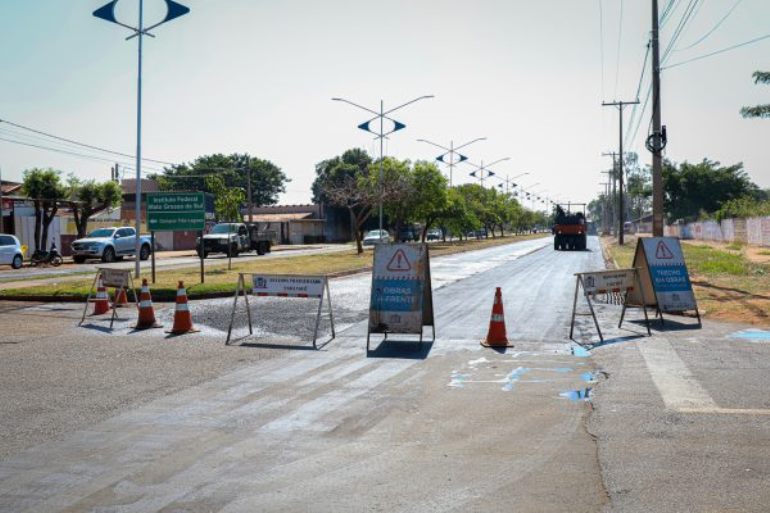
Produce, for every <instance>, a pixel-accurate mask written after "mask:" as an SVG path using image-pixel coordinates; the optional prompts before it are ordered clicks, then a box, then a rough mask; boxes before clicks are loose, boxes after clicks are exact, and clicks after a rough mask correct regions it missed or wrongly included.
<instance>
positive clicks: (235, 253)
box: [229, 243, 238, 258]
mask: <svg viewBox="0 0 770 513" xmlns="http://www.w3.org/2000/svg"><path fill="white" fill-rule="evenodd" d="M229 256H231V257H233V258H235V257H237V256H238V244H235V243H233V244H230V254H229Z"/></svg>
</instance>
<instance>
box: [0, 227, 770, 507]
mask: <svg viewBox="0 0 770 513" xmlns="http://www.w3.org/2000/svg"><path fill="white" fill-rule="evenodd" d="M589 248H590V250H591V251H587V252H554V251H553V250H552V249H551V247H550V240H549V239H547V238H546V239H542V240H539V241H526V242H522V243H517V244H515V245H510V246H504V247H497V248H490V249H488V250H483V251H479V252H474V253H466V254H461V255H452V256H447V257H442V258H436V259H434V260H433V261H432V273H433V278H434V280H433V286H434V300H435V304H436V324H437V339H436V340H435V341H434V342H432V343H430V342H424V343H423V344H422V345H419V344H417V343H416V342H414V341H413V340H414V339H413V337H412V338H410V340H411V341H407V340H405V338H406V337H395V338H397V340H390V341H388V342H384V343H381V341H380V339H379V338H377V339H376V340H374V341H373V347H374V348H375V350H374V351H373V352H372V353H370V354H368V355H367V354H366V352H365V350H364V346H365V333H366V326H365V323H364V322H362V321H363V320H364V319H365V318H366V306H367V304H368V290H369V280H370V279H371V278H370V277H369V276H368V275H357V276H351V277H347V278H343V279H338V280H333V281H332V301H333V306H334V314H335V321H337V329H338V337H337V338H336V339H335V340H332V341H331V342H330V343H329V344H328V345H326V346H325V347H324V349H323V350H321V351H312V350H302V349H303V348H307V347H308V345H309V340H308V338H309V332H310V330H311V326H312V321H313V319H314V315H315V308H316V305H317V303H312V302H308V300H305V302H301V301H296V300H270V299H264V300H263V298H258V299H259V301H254V302H253V303H252V312H253V314H254V321H255V335H254V336H250V337H246V335H247V331H246V328H245V321H244V320H243V319H244V317H245V315H244V313H243V311H242V310H241V311H240V313H239V316H238V322H237V323H236V336H237V341H236V345H234V346H232V347H223V346H222V342H223V338H224V333H225V331H226V329H227V326H228V324H229V320H230V311H231V307H232V301H231V300H212V301H201V302H195V303H193V304H192V312H193V318H194V320H195V322H196V324H198V325H199V326H200V327H201V333H199V334H195V335H188V336H185V337H181V338H176V339H167V338H166V335H165V334H164V333H162V332H161V330H154V331H152V332H144V333H142V334H135V333H132V332H131V331H130V330H129V329H128V325H129V324H130V321H128V320H122V321H120V322H119V323H118V326H117V328H116V330H114V331H113V332H112V333H107V332H106V331H105V330H104V328H103V325H104V323H103V321H98V320H96V319H92V320H90V321H89V323H88V324H87V325H86V327H83V328H74V327H72V324H73V323H72V318H73V317H76V316H77V313H78V312H76V311H74V310H69V311H68V310H67V309H68V308H71V307H70V306H67V305H58V306H57V305H42V306H30V307H27V306H25V307H24V308H22V309H18V310H14V311H13V312H12V313H9V314H8V315H3V314H2V313H0V328H2V327H4V326H9V325H10V324H11V323H12V322H18V320H19V319H22V318H34V317H35V315H42V314H44V313H46V312H48V313H51V309H52V308H59V309H61V310H62V312H61V313H62V315H61V319H63V320H58V321H57V320H56V319H57V318H56V317H54V316H51V317H49V318H48V320H47V322H48V323H50V324H51V326H48V327H47V328H43V327H40V328H36V329H37V330H38V331H39V332H40V333H41V334H44V333H46V329H51V330H57V331H58V333H57V334H56V335H50V334H49V335H47V338H46V336H43V337H42V340H41V341H35V342H33V341H29V340H26V339H24V340H23V341H21V343H20V344H19V347H18V348H17V349H18V350H19V351H20V353H19V355H18V356H13V357H12V358H10V359H8V358H4V359H3V360H2V363H0V365H1V366H3V367H2V370H3V371H4V372H3V374H7V373H8V372H10V373H13V372H15V371H14V369H15V368H16V367H17V366H20V367H21V368H22V369H25V371H23V372H21V373H19V376H20V379H22V380H23V379H30V376H29V374H30V372H29V368H28V367H25V366H24V365H25V364H26V365H32V368H34V369H35V370H36V371H37V372H41V371H44V370H45V364H41V363H40V359H39V358H36V357H35V356H34V354H32V353H29V352H27V353H24V352H23V351H22V349H23V347H22V346H24V344H30V347H32V348H34V350H35V353H36V354H39V353H40V352H41V351H49V352H54V351H55V350H56V343H57V341H58V340H62V341H63V340H65V339H66V341H67V344H68V345H67V347H68V348H69V350H70V351H72V352H76V351H77V348H78V347H82V348H83V349H88V348H93V347H95V346H96V345H97V344H98V345H99V347H101V348H102V351H101V353H100V357H101V362H100V366H99V368H100V369H108V368H109V364H110V363H112V362H114V367H115V371H114V372H115V375H116V376H119V377H120V378H122V379H125V380H128V381H129V382H130V380H131V379H132V378H133V379H134V380H137V381H142V380H146V381H147V382H148V383H150V385H148V386H146V387H144V388H142V387H141V386H136V389H137V390H140V389H141V394H142V397H140V398H137V399H136V400H135V401H134V402H131V401H125V402H123V403H122V404H120V405H118V406H116V407H115V408H114V409H113V410H111V411H108V412H105V414H104V416H103V417H102V418H101V419H99V420H97V419H95V418H94V416H93V415H92V416H90V417H89V420H88V422H85V423H82V424H80V425H78V423H77V422H74V423H72V424H70V425H69V428H68V429H67V430H65V431H59V432H57V433H56V434H55V436H52V437H51V438H50V439H49V441H47V442H43V443H37V442H36V443H35V444H33V445H31V446H28V448H26V449H24V448H20V449H18V450H15V451H13V452H12V453H9V454H8V456H7V457H6V458H5V459H3V460H0V511H13V512H21V511H35V512H38V511H41V512H42V511H67V512H79V511H121V512H134V511H136V512H151V511H163V512H172V511H173V512H176V511H190V512H197V511H222V512H228V513H229V512H240V511H243V512H247V511H248V512H252V511H314V512H315V511H335V512H345V511H351V512H352V511H356V512H357V511H404V512H406V511H416V512H423V511H457V512H459V511H463V512H466V511H474V512H475V511H480V512H486V511H501V512H502V511H506V512H508V511H517V512H518V511H538V512H539V511H548V512H550V511H565V512H566V511H569V512H576V511H586V512H594V511H602V510H607V511H767V508H766V505H767V504H769V503H770V497H769V496H768V491H767V490H768V489H770V487H768V486H767V484H768V476H770V469H769V468H768V463H767V462H768V461H770V458H769V457H768V456H770V454H768V450H769V449H768V448H769V447H770V443H768V441H770V436H768V427H767V426H768V420H770V417H769V416H767V415H766V412H767V411H768V408H770V404H768V396H767V394H766V392H765V391H766V390H767V385H768V384H770V383H769V382H768V373H767V372H766V369H767V363H766V362H767V353H768V349H769V346H770V343H768V341H767V340H765V339H763V338H762V335H761V334H757V333H758V332H749V333H748V335H749V336H753V337H755V338H753V339H752V338H740V334H739V335H737V336H736V337H730V336H728V335H729V334H734V333H733V332H736V331H738V330H739V329H741V327H735V326H727V325H721V324H719V325H717V324H711V323H707V324H706V326H705V328H704V329H703V330H689V329H677V330H669V331H665V332H657V331H656V332H655V335H654V336H653V337H652V338H647V337H644V336H643V330H642V328H641V326H640V325H639V323H638V322H636V321H638V318H639V316H638V314H636V313H632V315H631V316H630V318H631V319H630V322H628V323H626V324H624V327H623V328H622V329H618V328H616V327H614V326H613V324H616V323H617V317H618V316H619V308H618V307H617V306H614V305H604V306H600V307H599V319H600V323H601V324H602V327H603V329H604V331H605V335H606V337H607V340H606V343H605V344H604V345H600V346H599V345H597V346H596V347H595V348H593V349H592V350H591V351H590V353H588V352H586V351H583V350H582V349H581V348H580V346H576V345H574V344H573V343H572V342H570V341H569V340H568V338H567V337H568V333H569V314H570V311H571V307H572V294H573V290H574V276H573V273H574V272H578V271H587V270H595V269H601V268H602V267H603V262H602V258H601V255H600V253H599V251H598V247H597V242H596V240H595V239H591V240H590V245H589ZM498 286H499V287H501V288H502V290H503V300H504V304H505V317H506V322H507V327H508V335H509V338H510V339H511V340H512V342H513V343H514V344H515V347H514V348H512V349H508V350H506V351H495V350H491V349H485V348H482V347H481V346H480V345H479V340H481V339H482V338H483V337H484V335H485V334H486V330H487V326H488V322H489V314H490V310H491V303H492V297H493V293H494V288H495V287H498ZM583 307H584V305H581V308H583ZM4 317H5V318H4ZM8 317H13V319H10V318H8ZM122 317H124V318H127V317H129V315H125V316H122ZM159 317H160V318H161V319H162V320H163V322H165V323H167V324H168V322H169V320H170V319H169V317H170V310H169V309H167V308H165V309H162V310H160V311H159ZM680 322H681V323H683V324H687V323H688V322H691V321H690V320H680ZM669 326H670V327H671V326H675V324H674V323H671V324H670V325H669ZM324 332H325V333H328V325H327V326H325V327H324ZM576 333H577V337H576V338H578V340H579V341H580V342H581V343H582V344H585V345H587V346H589V347H590V344H595V343H597V342H598V338H597V337H596V336H595V334H594V328H593V326H592V324H591V321H590V317H587V316H585V315H581V316H579V317H578V326H577V332H576ZM744 333H745V332H744ZM426 334H428V337H429V331H426ZM3 337H4V336H0V338H3ZM399 339H401V340H399ZM20 340H21V339H20ZM132 340H135V341H136V342H135V343H134V344H135V345H136V346H138V347H140V348H141V353H142V355H143V356H147V359H146V360H144V362H145V363H146V367H147V368H148V369H149V370H150V371H151V372H156V373H157V372H163V371H162V369H163V365H162V364H161V365H159V366H154V364H153V363H152V356H153V355H155V356H156V358H155V359H156V360H157V358H158V357H161V358H162V354H163V351H166V349H165V348H166V347H167V345H168V344H171V345H174V346H181V347H182V348H183V347H184V346H185V345H189V347H190V348H191V349H190V350H191V351H192V350H193V348H196V349H194V350H195V351H196V353H197V352H198V351H199V350H205V351H206V354H208V355H209V357H211V358H216V354H217V351H222V355H223V357H224V355H227V358H229V357H230V355H241V356H242V357H243V359H244V360H245V361H244V362H243V363H242V365H241V366H233V367H232V369H233V370H231V371H229V372H221V373H218V374H217V373H216V372H213V371H211V370H209V369H204V370H203V371H202V372H203V373H204V374H205V375H206V377H205V379H201V380H199V381H197V382H195V383H191V384H189V385H185V386H180V387H178V388H177V389H175V390H174V391H172V392H168V389H171V388H172V387H171V385H170V384H169V383H168V382H166V381H164V376H162V375H160V376H156V375H152V376H151V375H149V374H143V373H142V372H143V371H142V370H141V367H142V366H136V367H138V368H133V367H134V366H132V365H130V363H131V362H132V361H133V359H134V358H136V357H137V355H136V354H135V353H136V352H137V350H136V349H132V344H131V341H132ZM11 343H12V344H13V343H14V342H11ZM153 346H155V347H156V349H153ZM0 347H3V346H0ZM9 347H10V346H9ZM113 348H115V349H114V350H113ZM201 354H203V353H201ZM254 355H264V357H265V358H267V359H262V356H254ZM15 358H18V360H16V359H15ZM29 362H32V364H30V363H29ZM51 363H52V362H49V363H47V364H48V365H50V364H51ZM69 363H70V364H71V365H73V366H75V367H76V369H72V370H71V372H72V373H75V374H77V372H78V371H80V372H82V373H83V376H84V378H83V379H84V380H85V381H86V382H87V383H88V384H89V390H90V391H91V394H92V395H94V396H95V397H96V398H99V397H100V396H101V395H104V396H105V397H106V396H109V394H110V393H111V392H110V387H108V386H104V387H103V388H102V386H100V383H102V384H104V383H105V382H106V380H107V379H108V377H102V378H101V379H102V380H104V381H99V379H97V378H95V377H93V376H90V375H88V368H89V366H88V363H87V362H86V363H79V362H77V361H75V359H72V360H71V361H69ZM161 363H163V362H161ZM127 364H128V365H127ZM184 365H185V360H184V355H183V354H177V355H176V357H175V358H174V359H173V360H170V361H169V362H168V367H169V374H170V375H171V376H177V375H180V376H184V373H181V374H179V373H178V370H177V369H178V368H182V369H184ZM125 368H130V371H125V370H124V369H125ZM195 368H197V367H196V366H191V371H192V372H195V370H194V369H195ZM126 372H127V373H126ZM188 374H189V372H188ZM180 379H187V376H184V377H183V378H180ZM32 381H33V382H34V381H35V380H34V379H32ZM164 385H165V386H166V387H168V389H163V386H164ZM72 386H73V387H76V386H77V385H76V384H74V382H73V384H72ZM158 387H160V388H161V390H160V391H158V390H156V389H157V388H158ZM588 389H590V392H589V394H588V395H589V397H590V399H591V402H588V401H584V400H582V398H583V396H584V395H585V393H586V390H588ZM23 398H24V390H23V389H19V390H18V397H11V400H10V401H8V402H9V403H11V404H15V402H18V401H19V400H23ZM0 399H2V393H0ZM14 399H15V400H16V401H14ZM39 400H40V401H41V402H42V406H40V405H38V404H28V405H26V407H24V406H21V405H18V406H16V408H17V409H16V410H14V413H18V415H16V416H15V417H18V418H20V422H24V421H25V419H29V418H34V416H35V414H36V411H35V410H36V408H42V409H45V408H56V407H57V405H55V404H45V398H41V399H39ZM32 403H34V401H32ZM3 404H4V403H3ZM592 405H593V407H592ZM79 407H80V406H79V404H78V401H73V402H72V404H71V405H69V409H71V410H73V411H77V410H78V408H79ZM5 422H9V423H12V421H5ZM763 508H764V509H763Z"/></svg>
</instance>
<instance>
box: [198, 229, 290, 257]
mask: <svg viewBox="0 0 770 513" xmlns="http://www.w3.org/2000/svg"><path fill="white" fill-rule="evenodd" d="M276 239H277V234H276V233H275V232H274V231H272V230H270V231H260V230H259V228H258V226H257V225H256V224H247V223H219V224H215V225H214V227H213V228H212V229H211V231H210V232H209V233H207V234H206V235H204V236H203V255H201V247H200V242H201V240H200V238H198V239H196V240H195V246H196V252H197V253H198V256H202V257H203V258H206V257H207V256H208V255H209V253H224V254H226V255H230V256H232V257H237V256H238V254H239V253H245V252H248V251H256V252H257V254H258V255H264V254H265V253H270V248H271V247H272V245H273V242H274V241H275V240H276Z"/></svg>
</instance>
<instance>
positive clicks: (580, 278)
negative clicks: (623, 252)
mask: <svg viewBox="0 0 770 513" xmlns="http://www.w3.org/2000/svg"><path fill="white" fill-rule="evenodd" d="M631 270H633V272H634V281H633V283H632V284H631V286H629V287H626V288H625V290H620V289H619V288H618V289H617V290H616V289H612V290H596V291H594V292H589V291H587V287H586V283H585V281H584V279H585V276H587V275H590V274H612V273H620V272H628V271H631ZM640 285H641V279H640V275H639V269H637V268H633V269H611V270H608V271H594V272H587V273H575V297H574V299H573V301H572V321H571V322H570V327H569V338H570V340H574V338H572V336H573V333H574V331H575V316H577V315H580V314H578V313H577V300H578V292H579V289H580V288H581V287H582V288H583V297H585V299H586V301H587V302H588V308H589V309H590V311H591V317H593V319H594V326H596V331H597V332H599V340H600V341H601V343H604V335H602V330H601V328H600V327H599V321H598V320H597V318H596V312H595V311H594V305H593V303H592V302H591V297H592V296H594V295H595V294H596V293H599V294H602V293H621V294H622V298H623V300H622V303H623V310H622V311H621V312H620V322H618V328H620V327H621V326H622V325H623V319H624V318H625V316H626V309H627V308H628V307H629V306H633V307H638V308H641V309H642V311H644V322H645V324H646V326H647V336H648V337H649V336H651V335H652V332H651V331H650V319H649V317H648V316H647V308H646V306H645V305H644V304H642V305H635V304H629V301H628V297H629V293H630V292H631V291H633V290H635V289H637V288H638V287H639V286H640ZM590 288H591V289H593V288H594V287H593V286H591V287H590ZM583 315H585V314H583Z"/></svg>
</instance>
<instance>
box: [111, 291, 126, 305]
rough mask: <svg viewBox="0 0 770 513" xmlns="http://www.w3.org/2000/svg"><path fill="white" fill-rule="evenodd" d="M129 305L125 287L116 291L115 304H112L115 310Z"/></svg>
mask: <svg viewBox="0 0 770 513" xmlns="http://www.w3.org/2000/svg"><path fill="white" fill-rule="evenodd" d="M126 305H128V296H127V295H126V289H124V288H123V287H120V288H117V289H115V302H114V303H112V307H113V308H122V307H124V306H126Z"/></svg>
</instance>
